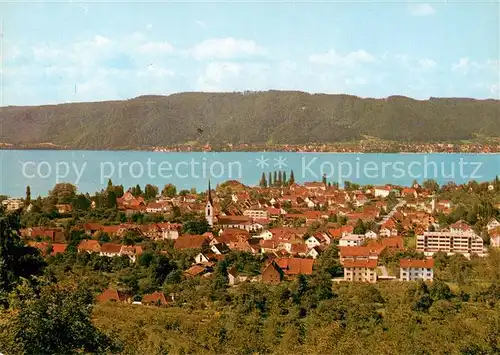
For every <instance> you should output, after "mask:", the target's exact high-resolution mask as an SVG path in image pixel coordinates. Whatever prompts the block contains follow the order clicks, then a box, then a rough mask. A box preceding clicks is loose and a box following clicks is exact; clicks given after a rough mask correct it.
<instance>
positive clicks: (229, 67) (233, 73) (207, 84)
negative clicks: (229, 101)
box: [196, 62, 270, 92]
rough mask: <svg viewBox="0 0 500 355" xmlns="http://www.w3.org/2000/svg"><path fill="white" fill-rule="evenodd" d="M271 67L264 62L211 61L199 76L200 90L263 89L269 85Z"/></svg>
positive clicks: (198, 88) (198, 84) (197, 84)
mask: <svg viewBox="0 0 500 355" xmlns="http://www.w3.org/2000/svg"><path fill="white" fill-rule="evenodd" d="M269 70H270V67H269V66H268V65H266V64H262V63H244V64H243V63H233V62H211V63H208V64H207V65H206V67H205V70H204V73H203V74H202V75H201V76H199V77H198V79H197V83H196V88H197V90H200V91H215V92H221V91H245V90H262V89H263V88H266V87H267V85H268V78H269V75H268V72H269Z"/></svg>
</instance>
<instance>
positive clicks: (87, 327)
mask: <svg viewBox="0 0 500 355" xmlns="http://www.w3.org/2000/svg"><path fill="white" fill-rule="evenodd" d="M17 293H18V298H17V299H18V300H19V303H18V304H16V305H15V309H17V312H16V315H15V316H14V317H13V318H11V319H10V320H9V322H8V327H9V328H10V332H11V333H12V334H13V340H14V341H13V343H15V345H14V347H15V350H14V349H13V352H12V353H14V351H15V352H16V353H17V352H18V351H19V352H20V353H23V354H27V355H31V354H33V355H35V354H60V355H63V354H79V353H82V352H83V353H106V352H108V353H109V352H116V351H117V350H118V349H117V348H115V347H114V345H113V343H112V341H111V339H109V338H108V337H107V336H105V335H104V334H103V333H102V332H101V331H100V330H99V329H97V328H96V327H95V326H94V325H93V323H92V304H93V295H92V293H91V291H90V290H89V289H88V287H84V286H83V285H82V286H76V285H74V284H54V285H47V286H43V287H42V288H41V290H40V292H39V293H38V292H37V293H38V294H37V295H36V296H35V297H33V296H32V294H33V290H31V289H30V287H29V286H25V287H23V288H22V289H19V290H18V292H17ZM2 350H3V349H2ZM5 350H6V351H7V353H9V350H8V349H5Z"/></svg>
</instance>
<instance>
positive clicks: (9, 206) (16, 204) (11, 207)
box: [2, 199, 24, 211]
mask: <svg viewBox="0 0 500 355" xmlns="http://www.w3.org/2000/svg"><path fill="white" fill-rule="evenodd" d="M23 205H24V203H23V201H22V200H20V199H7V200H3V201H2V206H4V207H5V209H6V210H7V211H15V210H18V209H20V208H21V207H23Z"/></svg>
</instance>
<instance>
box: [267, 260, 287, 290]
mask: <svg viewBox="0 0 500 355" xmlns="http://www.w3.org/2000/svg"><path fill="white" fill-rule="evenodd" d="M283 277H284V274H283V270H281V268H280V267H279V266H278V265H277V264H276V263H275V262H274V261H271V262H270V263H269V264H268V265H267V266H266V267H265V268H264V270H263V271H262V281H263V282H265V283H268V284H279V283H280V282H281V281H282V280H283Z"/></svg>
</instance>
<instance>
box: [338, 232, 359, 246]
mask: <svg viewBox="0 0 500 355" xmlns="http://www.w3.org/2000/svg"><path fill="white" fill-rule="evenodd" d="M364 237H365V236H364V235H360V234H346V235H344V236H343V237H342V238H340V240H339V246H341V247H360V246H361V245H362V244H363V240H364V239H365V238H364Z"/></svg>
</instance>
